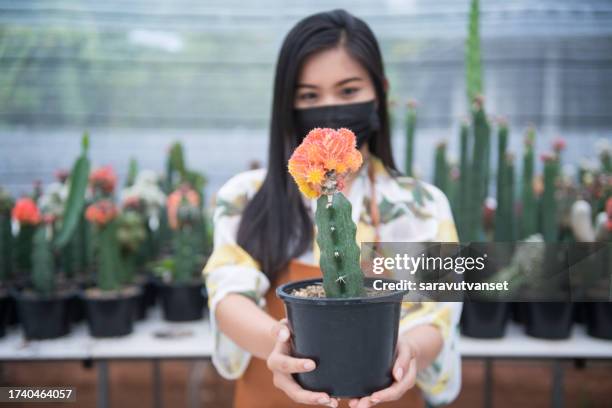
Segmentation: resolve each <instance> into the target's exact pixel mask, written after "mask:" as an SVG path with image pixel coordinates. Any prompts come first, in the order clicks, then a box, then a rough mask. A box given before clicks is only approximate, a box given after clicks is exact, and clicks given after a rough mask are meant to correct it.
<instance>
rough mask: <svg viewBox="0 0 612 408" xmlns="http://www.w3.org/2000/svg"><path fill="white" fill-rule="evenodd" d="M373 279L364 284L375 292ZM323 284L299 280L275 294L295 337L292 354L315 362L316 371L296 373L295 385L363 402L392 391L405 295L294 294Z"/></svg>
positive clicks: (316, 281)
mask: <svg viewBox="0 0 612 408" xmlns="http://www.w3.org/2000/svg"><path fill="white" fill-rule="evenodd" d="M374 280H375V279H371V278H369V279H366V286H367V287H370V288H371V287H372V283H373V281H374ZM385 280H386V279H385ZM387 281H388V280H387ZM320 282H321V279H311V280H305V281H298V282H293V283H288V284H285V285H282V286H280V287H278V288H277V289H276V294H277V296H279V297H280V298H281V299H282V300H283V301H284V303H285V308H286V311H287V317H288V319H289V325H290V327H291V331H292V333H293V336H292V349H293V354H294V355H295V356H297V357H302V358H310V359H313V360H314V361H315V362H316V363H317V368H316V369H315V370H314V371H312V372H309V373H301V374H297V375H296V376H295V377H296V379H297V381H298V382H299V383H300V385H301V386H302V387H303V388H305V389H308V390H312V391H323V392H327V393H329V394H330V395H331V396H334V397H340V398H348V397H363V396H366V395H370V394H372V393H373V392H375V391H377V390H380V389H383V388H386V387H388V386H389V385H390V384H391V383H392V378H391V369H392V367H393V363H394V357H395V346H396V342H397V334H398V327H399V318H400V308H401V300H402V298H403V295H404V294H405V292H401V291H399V292H379V293H378V295H377V296H365V297H360V298H349V299H328V298H321V297H300V296H296V295H293V294H292V293H294V292H293V291H294V290H296V289H300V288H305V287H307V286H310V285H320Z"/></svg>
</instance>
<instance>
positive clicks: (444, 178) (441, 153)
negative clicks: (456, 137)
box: [434, 142, 450, 193]
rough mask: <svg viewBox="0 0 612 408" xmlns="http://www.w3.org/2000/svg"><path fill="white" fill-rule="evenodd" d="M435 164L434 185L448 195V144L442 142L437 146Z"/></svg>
mask: <svg viewBox="0 0 612 408" xmlns="http://www.w3.org/2000/svg"><path fill="white" fill-rule="evenodd" d="M434 164H435V165H434V185H435V186H436V187H438V188H439V189H440V190H442V191H443V192H444V193H447V192H448V186H449V171H450V169H449V166H448V163H447V161H446V143H444V142H441V143H439V144H438V145H437V146H436V151H435V158H434Z"/></svg>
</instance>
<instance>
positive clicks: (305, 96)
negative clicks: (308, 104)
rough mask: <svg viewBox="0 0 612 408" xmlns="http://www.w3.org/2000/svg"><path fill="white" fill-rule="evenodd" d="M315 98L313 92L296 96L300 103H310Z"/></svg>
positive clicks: (315, 95)
mask: <svg viewBox="0 0 612 408" xmlns="http://www.w3.org/2000/svg"><path fill="white" fill-rule="evenodd" d="M316 98H317V94H316V93H314V92H305V93H302V94H300V95H299V96H298V99H299V100H301V101H312V100H314V99H316Z"/></svg>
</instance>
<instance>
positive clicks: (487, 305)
mask: <svg viewBox="0 0 612 408" xmlns="http://www.w3.org/2000/svg"><path fill="white" fill-rule="evenodd" d="M509 316H510V303H507V302H463V312H462V313H461V333H462V334H464V335H466V336H469V337H474V338H480V339H497V338H501V337H504V334H505V333H506V326H507V323H508V319H509Z"/></svg>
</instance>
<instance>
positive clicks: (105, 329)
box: [82, 287, 140, 337]
mask: <svg viewBox="0 0 612 408" xmlns="http://www.w3.org/2000/svg"><path fill="white" fill-rule="evenodd" d="M139 292H140V290H139V288H137V287H129V288H125V289H122V290H121V291H113V292H103V291H101V290H99V289H97V288H92V289H88V290H86V291H84V292H82V297H83V301H84V302H85V309H86V311H87V324H88V327H89V333H90V334H91V335H92V336H93V337H118V336H125V335H128V334H130V333H131V332H132V330H133V324H134V303H135V301H134V298H135V297H136V296H137V295H138V294H139Z"/></svg>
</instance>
